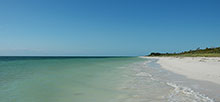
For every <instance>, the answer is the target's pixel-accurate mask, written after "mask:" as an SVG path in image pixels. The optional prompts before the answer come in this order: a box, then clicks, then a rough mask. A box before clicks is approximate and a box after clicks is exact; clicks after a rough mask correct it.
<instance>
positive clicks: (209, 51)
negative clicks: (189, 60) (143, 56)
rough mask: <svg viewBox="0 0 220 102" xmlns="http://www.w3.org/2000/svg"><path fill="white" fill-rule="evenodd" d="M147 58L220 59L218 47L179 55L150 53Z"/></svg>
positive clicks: (198, 49) (219, 48)
mask: <svg viewBox="0 0 220 102" xmlns="http://www.w3.org/2000/svg"><path fill="white" fill-rule="evenodd" d="M148 56H204V57H209V56H211V57H220V47H216V48H205V49H200V48H197V49H196V50H189V51H184V52H181V53H155V52H152V53H151V54H149V55H148Z"/></svg>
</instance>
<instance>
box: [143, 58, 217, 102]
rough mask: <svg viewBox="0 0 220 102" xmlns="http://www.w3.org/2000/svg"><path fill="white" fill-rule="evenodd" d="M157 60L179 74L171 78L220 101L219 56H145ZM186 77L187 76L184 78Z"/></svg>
mask: <svg viewBox="0 0 220 102" xmlns="http://www.w3.org/2000/svg"><path fill="white" fill-rule="evenodd" d="M145 58H148V59H155V60H157V61H156V62H155V63H157V64H158V65H160V68H162V69H164V70H167V71H169V72H172V73H174V74H177V76H183V77H177V78H176V77H175V76H171V77H170V78H169V79H171V80H172V79H175V80H174V81H177V84H178V81H180V83H179V84H180V85H184V86H187V87H189V88H192V89H193V90H196V91H198V92H201V93H202V94H205V95H207V96H208V97H210V98H213V99H214V100H215V101H216V102H220V84H219V83H220V58H219V57H215V58H213V57H145ZM184 77H185V78H184Z"/></svg>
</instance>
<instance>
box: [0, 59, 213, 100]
mask: <svg viewBox="0 0 220 102" xmlns="http://www.w3.org/2000/svg"><path fill="white" fill-rule="evenodd" d="M171 74H172V73H170V72H168V71H165V70H163V69H161V68H160V67H159V66H158V65H157V64H156V63H155V60H149V59H144V58H139V57H102V58H97V57H96V58H95V57H91V58H88V57H86V58H74V57H73V58H71V57H68V58H65V57H63V58H55V57H54V58H53V57H52V58H44V57H42V58H35V57H33V58H32V57H30V58H26V57H25V58H22V57H19V58H17V57H14V58H5V57H4V58H3V57H2V58H0V102H213V101H214V100H213V99H211V98H208V97H207V96H206V95H204V94H201V93H199V92H197V91H194V90H193V89H191V88H188V87H186V86H183V85H181V84H177V83H176V82H174V80H170V78H169V77H170V76H173V75H171ZM167 76H169V77H167ZM175 76H177V75H175Z"/></svg>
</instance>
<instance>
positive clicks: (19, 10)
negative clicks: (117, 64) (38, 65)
mask: <svg viewBox="0 0 220 102" xmlns="http://www.w3.org/2000/svg"><path fill="white" fill-rule="evenodd" d="M219 45H220V0H0V55H144V54H148V53H150V52H152V51H156V52H179V51H183V50H188V49H196V48H197V47H201V48H205V47H216V46H219Z"/></svg>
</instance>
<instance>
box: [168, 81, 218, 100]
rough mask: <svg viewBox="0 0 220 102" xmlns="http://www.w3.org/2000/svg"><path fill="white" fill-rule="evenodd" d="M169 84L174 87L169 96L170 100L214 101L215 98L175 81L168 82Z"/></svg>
mask: <svg viewBox="0 0 220 102" xmlns="http://www.w3.org/2000/svg"><path fill="white" fill-rule="evenodd" d="M167 85H169V86H171V87H173V88H174V90H173V91H172V92H171V94H170V96H169V102H182V101H184V102H185V101H191V102H214V100H213V99H211V98H209V97H207V96H205V95H203V94H201V93H199V92H195V91H194V90H192V89H191V88H188V87H183V86H180V85H177V84H174V83H169V82H168V83H167Z"/></svg>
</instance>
